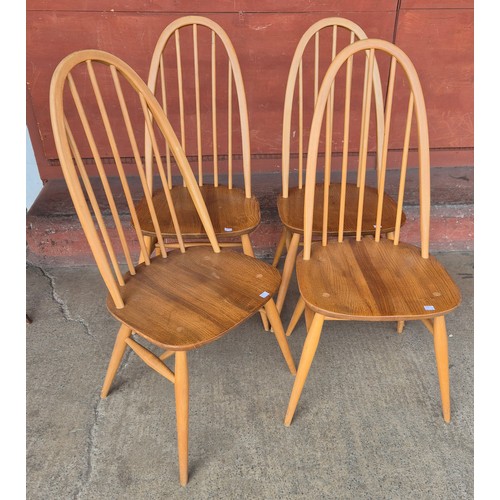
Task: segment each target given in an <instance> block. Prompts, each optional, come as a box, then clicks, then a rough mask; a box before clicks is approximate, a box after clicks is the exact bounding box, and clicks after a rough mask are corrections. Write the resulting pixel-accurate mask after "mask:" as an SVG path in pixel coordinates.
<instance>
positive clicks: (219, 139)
mask: <svg viewBox="0 0 500 500" xmlns="http://www.w3.org/2000/svg"><path fill="white" fill-rule="evenodd" d="M148 87H149V88H150V89H151V91H152V92H153V94H155V95H156V97H157V100H158V101H159V102H160V103H161V104H162V108H163V111H164V112H165V114H166V115H167V116H168V117H169V121H170V123H171V124H172V126H173V127H174V130H175V131H176V132H177V136H178V137H180V139H181V145H182V148H183V150H184V152H185V154H186V155H187V156H188V159H189V160H190V161H191V163H192V164H193V170H194V172H195V174H196V177H197V181H198V186H199V188H200V192H201V195H202V197H203V199H204V201H205V204H206V206H207V209H208V213H209V215H210V218H211V220H212V224H213V227H214V231H215V234H216V235H217V238H218V239H219V244H220V245H221V247H241V248H242V250H243V252H244V253H245V254H246V255H251V256H254V251H253V247H252V243H251V240H250V236H249V235H250V233H252V232H253V231H254V230H255V229H256V228H257V227H258V225H259V224H260V206H259V202H258V200H257V198H256V197H255V196H253V195H252V185H251V164H250V131H249V126H248V111H247V104H246V96H245V87H244V83H243V77H242V74H241V69H240V65H239V62H238V57H237V55H236V51H235V50H234V47H233V45H232V43H231V40H230V39H229V37H228V35H227V34H226V32H225V31H224V30H223V29H222V28H221V26H219V25H218V24H217V23H215V22H214V21H212V20H210V19H207V18H206V17H202V16H184V17H181V18H179V19H177V20H175V21H173V22H172V23H170V24H169V25H168V26H167V27H166V28H165V29H164V30H163V32H162V33H161V35H160V37H159V38H158V41H157V43H156V46H155V49H154V51H153V56H152V58H151V64H150V69H149V76H148ZM145 144H146V151H145V164H146V174H147V178H148V182H149V183H150V185H151V189H152V193H153V203H154V204H155V207H156V210H157V213H158V218H159V224H160V231H161V234H162V237H163V239H164V245H165V246H166V248H175V247H176V242H175V228H174V225H173V221H172V219H171V217H170V212H169V210H168V206H167V200H166V198H165V193H164V191H163V189H162V187H161V185H159V184H161V183H159V182H156V183H155V179H154V178H153V166H152V164H153V157H154V155H153V150H152V148H151V144H150V143H149V141H148V140H147V139H146V143H145ZM163 154H164V156H165V159H166V171H167V180H168V185H169V187H170V190H171V192H170V194H171V196H172V199H173V201H174V203H175V205H176V206H178V207H179V208H180V209H181V210H180V213H181V214H182V215H181V216H180V217H181V218H180V219H179V221H178V222H179V227H180V230H181V232H182V233H183V234H184V236H185V237H186V239H188V240H189V242H190V244H191V245H193V244H200V245H206V244H207V241H208V240H207V235H206V233H205V231H204V228H203V224H202V223H201V221H200V218H199V216H198V214H197V213H196V210H195V207H194V205H193V203H192V202H191V198H190V196H189V193H188V192H187V188H186V185H185V183H184V182H183V181H182V178H179V176H178V175H177V176H176V175H175V173H176V171H175V165H172V161H171V155H172V152H171V151H170V150H169V147H168V144H166V145H165V146H164V151H163ZM240 164H241V165H240ZM239 167H241V173H240V174H239V175H238V172H237V171H238V170H239ZM156 181H158V179H156ZM176 181H177V182H176ZM237 181H239V182H240V184H241V187H237V186H236V183H237ZM155 184H156V187H155ZM137 209H138V217H139V220H140V221H141V225H142V227H143V231H144V234H145V236H146V245H147V248H148V249H151V250H152V249H153V248H154V245H155V243H156V245H157V237H156V235H155V230H154V227H153V225H152V221H151V220H149V218H148V208H147V203H146V200H145V199H143V200H141V202H140V203H139V205H138V207H137ZM172 238H173V239H174V241H172V242H171V241H170V240H171V239H172ZM260 313H261V317H262V322H263V325H264V329H265V330H269V322H268V320H267V317H266V314H265V312H264V310H261V311H260Z"/></svg>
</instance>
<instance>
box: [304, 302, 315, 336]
mask: <svg viewBox="0 0 500 500" xmlns="http://www.w3.org/2000/svg"><path fill="white" fill-rule="evenodd" d="M304 316H305V317H306V331H309V328H311V323H312V320H313V318H314V313H313V312H312V311H311V309H309V308H308V307H306V308H305V313H304Z"/></svg>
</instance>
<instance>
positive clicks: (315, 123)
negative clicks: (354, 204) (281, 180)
mask: <svg viewBox="0 0 500 500" xmlns="http://www.w3.org/2000/svg"><path fill="white" fill-rule="evenodd" d="M362 51H365V53H369V54H370V59H369V65H368V66H370V65H372V62H373V60H374V57H375V54H374V52H375V51H381V52H385V53H386V54H388V55H390V56H392V60H393V63H395V62H396V61H397V63H398V65H399V66H400V67H401V68H402V69H403V71H404V74H405V76H406V80H407V82H408V84H409V88H410V92H409V96H410V97H409V105H408V115H407V123H406V131H405V138H404V147H403V159H402V165H401V179H400V189H399V195H398V221H399V222H398V223H397V224H396V230H395V233H396V237H395V239H394V244H395V245H397V244H398V242H399V230H400V221H401V212H402V206H403V197H404V182H405V179H406V164H407V159H408V153H409V139H410V131H411V123H412V113H413V111H414V112H415V118H416V128H417V142H418V162H419V202H420V244H421V255H422V257H423V258H428V256H429V228H430V152H429V131H428V124H427V113H426V108H425V101H424V97H423V92H422V87H421V84H420V80H419V78H418V74H417V72H416V69H415V67H414V65H413V63H412V62H411V60H410V58H409V57H408V56H407V55H406V54H405V53H404V52H403V51H402V50H401V49H400V48H399V47H397V46H396V45H394V44H392V43H390V42H388V41H386V40H380V39H365V40H359V41H357V42H354V43H353V44H351V45H348V46H347V47H345V48H344V49H343V50H342V51H341V52H339V54H338V55H337V56H336V57H335V59H334V60H333V61H332V63H331V64H330V67H329V68H328V70H327V72H326V74H325V77H324V79H323V83H322V84H321V88H320V90H319V93H318V98H317V101H316V106H315V110H314V115H313V119H312V124H311V129H310V137H309V145H308V152H307V165H306V187H305V200H304V260H309V259H310V258H311V244H312V222H313V206H314V192H315V185H316V169H317V156H318V149H319V139H320V134H321V128H322V123H323V118H324V115H325V107H326V106H327V102H328V99H329V96H330V89H331V86H332V84H333V82H334V81H335V77H336V75H337V73H338V72H339V70H340V68H341V67H342V66H343V65H344V63H346V61H351V60H352V57H353V56H354V55H355V54H357V53H360V52H362ZM349 64H352V63H350V62H349ZM373 71H375V69H374V66H373ZM393 71H394V72H395V68H393V67H392V65H391V77H390V80H391V81H392V82H393V79H394V75H393V74H392V73H393ZM366 90H367V87H366V86H365V91H366ZM368 91H369V92H370V93H371V91H372V90H371V89H368ZM374 92H375V90H374ZM389 94H390V96H391V99H392V90H391V91H390V93H389ZM369 97H370V96H363V105H364V108H363V115H365V113H366V115H367V116H366V117H363V120H365V119H366V120H369V113H368V111H367V107H368V106H369V102H370V99H369ZM390 109H391V107H390V106H389V108H388V110H389V111H390ZM345 123H347V124H348V120H346V122H345ZM389 123H390V117H388V116H386V117H385V124H384V130H383V134H382V139H383V148H382V151H381V153H382V155H381V158H383V159H384V164H382V165H381V170H380V171H379V176H378V182H379V183H381V185H382V186H383V185H384V180H383V179H381V178H380V177H381V175H384V176H385V172H386V164H385V163H386V162H387V151H386V149H387V148H388V133H389V131H388V130H385V127H386V126H387V127H388V124H389ZM364 126H365V128H366V127H367V123H366V121H365V123H364ZM365 140H366V137H365ZM344 147H345V145H344ZM363 154H364V156H365V157H366V154H367V150H366V147H365V148H364V151H363ZM365 161H366V158H361V162H362V163H364V162H365ZM343 177H345V176H343ZM363 182H364V179H363ZM343 183H345V178H343ZM361 187H362V186H361ZM341 190H342V187H341ZM360 193H362V189H361V190H360ZM360 196H361V195H360ZM381 196H382V194H381V193H379V197H381ZM362 201H363V200H362V198H361V197H360V205H361V209H362ZM381 210H382V207H381V206H379V208H378V212H380V211H381ZM340 211H341V213H342V207H341V208H340ZM379 217H380V214H379V213H378V214H377V220H379ZM359 218H360V214H359V211H358V220H359ZM340 222H341V221H340ZM358 226H359V223H358ZM339 227H340V223H339ZM359 227H360V226H359ZM376 234H378V235H380V232H379V231H377V232H376ZM358 236H360V235H358ZM357 239H360V238H357ZM339 241H342V234H341V232H339ZM323 244H326V243H325V242H324V241H323Z"/></svg>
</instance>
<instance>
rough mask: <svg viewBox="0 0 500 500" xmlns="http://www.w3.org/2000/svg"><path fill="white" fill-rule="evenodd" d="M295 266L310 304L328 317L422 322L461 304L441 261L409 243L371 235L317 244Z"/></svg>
mask: <svg viewBox="0 0 500 500" xmlns="http://www.w3.org/2000/svg"><path fill="white" fill-rule="evenodd" d="M296 265H297V267H296V269H297V280H298V283H299V287H300V294H301V296H302V298H303V299H304V301H305V303H306V307H308V308H309V309H311V310H312V311H314V312H317V313H320V314H323V315H325V316H328V317H330V318H336V319H351V320H360V321H384V320H387V321H394V320H405V319H406V320H423V319H430V318H434V317H436V316H442V315H444V314H448V313H450V312H451V311H452V310H453V309H455V308H456V307H457V306H458V305H459V304H460V291H459V290H458V288H457V286H456V285H455V283H454V281H453V280H452V278H451V277H450V276H449V274H448V272H447V271H446V269H445V268H444V267H443V266H442V265H441V264H440V262H439V261H438V260H437V259H436V258H435V257H433V256H429V258H427V259H424V258H423V257H422V255H421V254H420V248H417V247H415V246H413V245H408V244H406V243H399V245H397V246H394V244H393V243H392V241H390V240H382V239H381V240H380V241H379V242H378V243H377V242H375V240H374V238H373V237H365V238H363V239H362V240H361V241H356V240H354V239H352V238H348V239H346V240H344V241H343V242H342V243H339V242H335V241H333V242H332V243H329V244H328V245H327V246H322V245H321V243H314V244H313V245H312V246H311V258H310V259H309V260H304V259H303V252H301V253H300V255H299V256H298V257H297V264H296Z"/></svg>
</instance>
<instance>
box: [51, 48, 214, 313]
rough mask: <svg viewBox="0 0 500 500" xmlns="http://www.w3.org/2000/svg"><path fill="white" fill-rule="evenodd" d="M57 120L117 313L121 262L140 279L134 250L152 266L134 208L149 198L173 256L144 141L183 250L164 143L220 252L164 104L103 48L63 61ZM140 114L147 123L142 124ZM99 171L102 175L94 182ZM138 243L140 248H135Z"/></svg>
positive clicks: (54, 105)
mask: <svg viewBox="0 0 500 500" xmlns="http://www.w3.org/2000/svg"><path fill="white" fill-rule="evenodd" d="M50 114H51V122H52V129H53V133H54V139H55V144H56V148H57V152H58V155H59V160H60V163H61V168H62V171H63V174H64V178H65V180H66V183H67V186H68V190H69V192H70V195H71V198H72V200H73V203H74V205H75V209H76V212H77V214H78V217H79V220H80V222H81V225H82V227H83V230H84V232H85V235H86V237H87V240H88V242H89V244H90V247H91V250H92V253H93V255H94V258H95V260H96V263H97V266H98V268H99V270H100V272H101V275H102V277H103V279H104V282H105V283H106V286H107V288H108V290H109V292H110V294H111V296H112V298H113V300H114V302H115V305H116V307H117V308H121V307H123V300H122V298H121V295H120V291H119V289H120V286H123V285H124V277H123V274H122V271H121V270H120V263H121V262H120V259H119V257H120V256H123V259H124V260H125V262H126V267H127V270H128V272H129V273H130V274H131V275H133V274H135V268H134V264H133V262H135V261H136V259H134V258H133V257H132V254H133V252H134V251H137V253H138V252H139V251H140V252H141V253H142V255H143V256H144V259H145V265H149V264H150V258H149V256H148V255H149V252H148V251H147V250H146V248H145V244H144V238H143V235H142V231H141V226H140V223H139V219H138V217H137V212H136V208H135V202H136V201H137V200H139V199H141V198H142V197H143V196H145V197H146V200H147V205H148V207H149V211H150V217H151V219H152V221H153V224H154V227H155V230H156V235H157V238H158V243H159V248H160V252H161V255H162V257H163V258H165V257H166V255H167V253H166V249H165V246H164V244H163V238H162V236H161V232H160V228H159V224H158V217H157V214H156V212H155V207H154V205H153V202H152V200H151V195H150V189H149V185H148V183H147V180H146V173H145V168H144V165H143V159H142V157H141V154H140V151H141V150H142V148H143V147H144V144H140V142H138V140H139V141H140V140H142V139H144V137H145V135H147V136H148V137H149V140H150V141H151V144H152V148H153V151H154V156H155V162H154V163H155V165H156V167H157V174H158V175H159V177H160V179H161V182H162V186H163V189H164V191H165V195H166V197H167V201H168V206H169V209H170V211H171V215H172V219H173V220H174V224H175V227H176V235H177V240H178V243H179V247H180V250H181V251H182V252H184V251H185V245H184V242H183V237H182V234H181V233H180V230H179V225H178V224H177V223H176V222H177V215H176V212H175V207H174V206H173V202H172V198H171V196H170V189H169V188H168V183H167V179H166V173H165V168H164V162H163V161H162V158H161V155H160V151H159V146H158V142H159V139H160V138H161V140H162V141H164V142H166V143H167V144H168V145H169V148H170V151H171V152H172V154H173V156H174V158H175V161H176V163H177V165H178V167H179V170H180V173H181V175H182V177H183V179H184V181H185V183H186V186H187V188H188V190H189V193H190V195H191V198H192V199H193V203H194V205H195V207H196V209H197V211H198V214H199V216H200V219H201V220H202V222H203V225H204V228H205V231H206V233H207V236H208V239H209V240H210V243H211V245H212V248H213V250H214V251H215V252H220V248H219V245H218V242H217V238H216V236H215V233H214V230H213V227H212V223H211V221H210V217H209V215H208V212H207V209H206V206H205V204H204V201H203V198H202V197H201V193H200V190H199V187H198V185H197V183H196V179H195V178H194V175H193V173H192V171H191V168H190V166H189V164H188V162H187V159H186V157H185V155H184V152H183V149H182V147H181V145H180V143H179V141H178V140H177V137H176V135H175V133H174V131H173V129H172V127H171V126H170V124H169V122H168V120H167V118H166V116H165V115H164V113H163V110H162V108H161V106H160V105H159V103H158V102H157V100H156V99H155V97H154V96H153V94H152V93H151V91H150V90H149V89H148V87H147V85H146V84H145V82H143V81H142V80H141V79H140V77H139V76H138V75H137V74H136V73H135V72H134V70H133V69H132V68H130V66H128V65H127V64H125V63H124V62H123V61H121V60H120V59H119V58H117V57H115V56H113V55H111V54H108V53H106V52H102V51H98V50H83V51H79V52H75V53H73V54H70V55H69V56H67V57H66V58H64V59H63V60H62V61H61V62H60V63H59V65H58V66H57V68H56V70H55V72H54V74H53V76H52V81H51V86H50ZM139 115H140V116H141V119H137V117H138V116H139ZM119 148H120V149H121V151H122V153H121V152H120V150H119ZM124 151H125V154H124V153H123V152H124ZM129 151H132V152H133V157H134V160H135V165H130V164H128V165H124V163H125V162H124V160H123V159H124V158H127V156H128V153H129ZM95 170H97V175H96V176H95V178H94V177H92V175H93V172H95ZM131 170H132V174H130V171H131ZM89 172H90V175H89ZM118 179H119V180H118ZM127 212H128V213H129V214H130V216H129V217H128V215H127V219H129V220H128V224H126V223H124V222H123V221H122V220H121V218H123V217H121V216H123V214H124V213H127ZM109 214H110V215H109ZM134 237H135V239H136V243H135V246H136V247H137V242H138V246H139V248H138V249H137V248H134V246H133V241H132V240H133V239H134Z"/></svg>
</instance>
